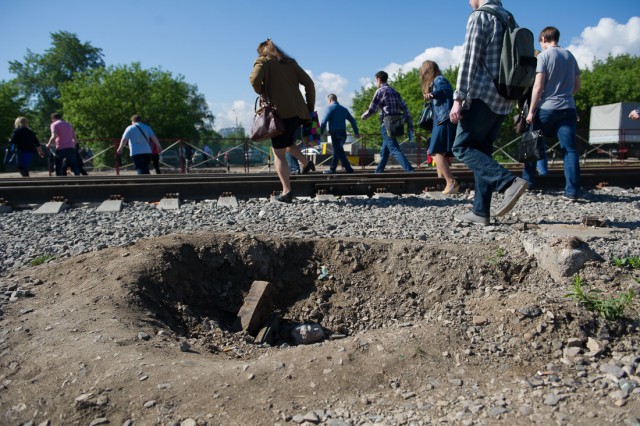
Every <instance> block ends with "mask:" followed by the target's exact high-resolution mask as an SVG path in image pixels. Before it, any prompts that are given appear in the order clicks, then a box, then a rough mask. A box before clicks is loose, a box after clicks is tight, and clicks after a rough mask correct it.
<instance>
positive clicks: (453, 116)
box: [449, 101, 462, 124]
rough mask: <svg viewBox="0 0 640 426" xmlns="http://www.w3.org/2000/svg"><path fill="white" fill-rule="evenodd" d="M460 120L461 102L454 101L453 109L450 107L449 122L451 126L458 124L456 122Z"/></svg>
mask: <svg viewBox="0 0 640 426" xmlns="http://www.w3.org/2000/svg"><path fill="white" fill-rule="evenodd" d="M461 118H462V102H460V101H454V102H453V107H451V111H450V112H449V120H451V122H452V123H453V124H458V121H460V119H461Z"/></svg>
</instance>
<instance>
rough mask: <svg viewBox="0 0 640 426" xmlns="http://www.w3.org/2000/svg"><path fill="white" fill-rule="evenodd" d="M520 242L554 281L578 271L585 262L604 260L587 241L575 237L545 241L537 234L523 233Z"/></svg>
mask: <svg viewBox="0 0 640 426" xmlns="http://www.w3.org/2000/svg"><path fill="white" fill-rule="evenodd" d="M522 244H523V246H524V249H525V251H526V252H527V253H528V254H529V255H530V256H531V255H533V256H535V257H536V260H537V261H538V265H539V266H540V267H541V268H542V269H544V270H546V271H548V272H549V274H551V276H552V277H553V278H554V279H555V280H556V281H562V280H563V279H564V278H565V277H571V276H573V275H574V274H576V273H578V272H579V271H580V270H581V269H582V268H583V267H584V265H585V264H586V263H587V262H590V261H599V262H601V261H603V260H604V259H602V257H601V256H600V255H598V254H597V253H595V252H594V251H593V250H591V249H590V248H589V246H588V245H587V243H585V242H583V241H581V240H580V239H578V238H575V237H568V238H567V237H561V238H559V239H556V240H552V241H545V239H544V238H543V237H540V236H539V235H530V234H525V235H524V236H523V240H522Z"/></svg>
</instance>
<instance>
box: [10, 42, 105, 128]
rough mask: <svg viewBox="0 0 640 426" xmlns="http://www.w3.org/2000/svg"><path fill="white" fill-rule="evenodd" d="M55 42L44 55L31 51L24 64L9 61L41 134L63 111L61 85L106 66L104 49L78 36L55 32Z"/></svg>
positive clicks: (35, 125)
mask: <svg viewBox="0 0 640 426" xmlns="http://www.w3.org/2000/svg"><path fill="white" fill-rule="evenodd" d="M51 42H52V47H51V48H50V49H48V50H46V51H45V53H44V54H37V53H33V52H32V51H31V50H29V49H27V54H26V56H25V57H24V60H23V61H22V62H20V61H10V62H9V71H10V72H11V73H13V74H15V75H16V78H15V82H16V84H17V85H18V87H19V88H20V91H21V93H22V94H23V95H24V96H25V97H26V98H28V100H29V104H30V107H31V109H32V110H33V111H35V113H36V116H35V117H34V118H35V119H36V120H35V121H36V122H35V123H33V124H34V127H35V128H37V129H38V130H40V131H44V129H47V128H48V124H49V115H50V114H51V113H52V112H54V111H61V110H62V104H61V102H60V86H61V85H62V84H63V83H65V82H68V81H71V80H72V79H73V78H74V76H75V75H76V74H77V73H80V72H83V71H86V70H90V69H95V68H98V67H103V66H104V61H103V60H102V57H103V55H102V49H99V48H96V47H93V46H92V45H91V44H90V43H88V42H86V43H83V42H81V41H80V39H79V38H78V36H77V35H76V34H73V33H69V32H66V31H59V32H55V33H51ZM47 132H48V131H47Z"/></svg>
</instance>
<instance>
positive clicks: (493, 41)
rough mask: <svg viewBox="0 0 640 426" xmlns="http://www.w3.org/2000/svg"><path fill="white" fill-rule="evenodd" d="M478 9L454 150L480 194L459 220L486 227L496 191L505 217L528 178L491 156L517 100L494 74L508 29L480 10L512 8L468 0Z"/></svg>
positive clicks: (462, 75)
mask: <svg viewBox="0 0 640 426" xmlns="http://www.w3.org/2000/svg"><path fill="white" fill-rule="evenodd" d="M469 4H470V5H471V7H472V8H473V10H474V11H475V12H473V13H471V15H470V16H469V19H468V21H467V32H466V35H465V41H464V46H463V54H462V58H463V60H462V62H461V63H460V69H459V71H458V81H457V84H456V88H457V90H456V91H455V92H454V94H453V99H454V102H453V107H452V108H451V112H450V114H449V118H450V119H451V122H452V123H454V124H455V123H457V124H458V128H457V129H456V138H455V140H454V142H453V153H454V155H455V156H456V157H457V158H458V159H459V160H460V161H462V162H463V163H465V164H466V165H467V167H469V169H471V171H472V172H473V176H474V180H475V197H474V200H473V208H472V210H471V211H470V212H468V213H466V214H463V215H457V216H455V217H454V219H455V220H456V221H458V222H465V223H473V224H477V225H482V226H487V225H489V222H490V217H491V197H492V195H493V192H494V191H498V192H500V193H503V194H504V201H503V203H502V205H501V206H500V207H499V208H498V210H496V212H495V213H494V215H495V216H504V215H505V214H507V213H508V212H509V211H511V209H512V208H513V206H514V205H515V204H516V202H517V201H518V198H520V196H522V194H524V192H525V191H526V190H527V187H528V185H527V182H526V181H525V180H524V179H521V178H518V177H515V176H514V175H513V174H512V173H511V172H509V171H507V170H506V169H505V168H504V167H502V166H501V165H500V164H499V163H498V162H497V161H495V160H494V159H493V158H492V157H491V156H492V154H493V142H494V141H495V140H496V138H497V137H498V133H499V132H500V126H501V124H502V121H503V120H504V118H505V116H506V115H507V114H509V113H511V111H512V110H513V101H512V100H508V99H505V98H503V97H502V96H500V95H499V94H498V90H497V89H496V87H495V85H494V83H493V80H492V78H491V75H498V69H499V65H500V52H501V50H502V36H503V34H504V31H505V28H504V27H503V25H502V23H501V22H500V21H499V20H498V18H497V17H496V16H494V15H492V14H490V13H488V12H484V11H477V9H478V8H479V7H480V6H486V7H489V8H491V9H493V10H495V11H496V13H500V14H501V15H502V16H504V18H505V20H508V12H507V11H506V9H504V8H503V7H502V3H501V2H500V1H499V0H469Z"/></svg>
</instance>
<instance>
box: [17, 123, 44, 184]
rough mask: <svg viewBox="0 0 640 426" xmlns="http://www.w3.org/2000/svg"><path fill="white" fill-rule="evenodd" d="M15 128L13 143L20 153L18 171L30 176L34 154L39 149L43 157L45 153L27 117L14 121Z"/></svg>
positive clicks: (39, 153)
mask: <svg viewBox="0 0 640 426" xmlns="http://www.w3.org/2000/svg"><path fill="white" fill-rule="evenodd" d="M14 127H15V129H14V130H13V133H12V134H11V143H12V144H13V145H14V146H15V147H16V151H17V153H18V171H19V172H20V174H21V175H22V176H24V177H28V176H29V166H30V165H31V160H32V159H33V154H34V153H35V152H36V151H37V152H38V155H39V156H40V157H41V158H42V157H44V153H43V152H42V148H40V142H38V138H37V137H36V134H35V133H34V131H33V130H31V129H30V128H29V122H28V121H27V119H26V118H25V117H18V118H16V121H15V123H14Z"/></svg>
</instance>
